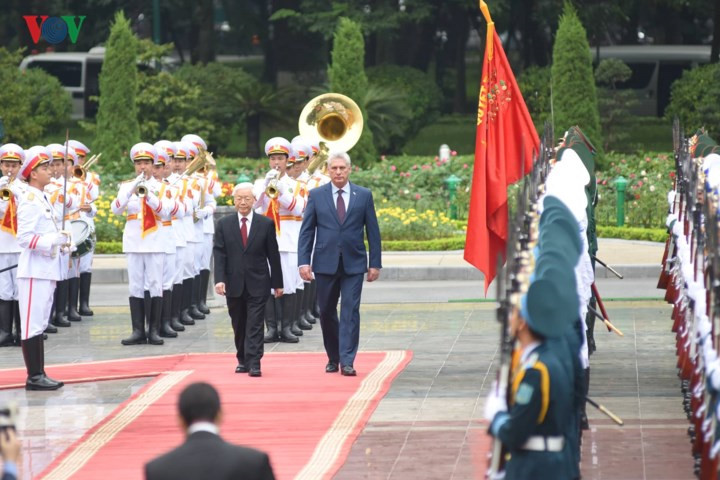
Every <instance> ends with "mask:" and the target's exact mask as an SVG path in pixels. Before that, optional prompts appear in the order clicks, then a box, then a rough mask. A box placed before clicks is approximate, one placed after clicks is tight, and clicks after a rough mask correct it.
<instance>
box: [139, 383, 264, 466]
mask: <svg viewBox="0 0 720 480" xmlns="http://www.w3.org/2000/svg"><path fill="white" fill-rule="evenodd" d="M178 409H179V410H180V421H181V424H182V425H183V427H184V428H185V429H186V431H187V439H186V440H185V443H183V444H182V445H180V446H179V447H177V448H176V449H174V450H172V451H170V452H168V453H166V454H165V455H162V456H160V457H158V458H156V459H155V460H153V461H151V462H148V463H147V464H146V465H145V478H146V479H147V480H204V479H213V480H231V479H232V480H236V479H238V478H242V479H244V480H274V479H275V475H274V474H273V470H272V467H271V466H270V459H269V458H268V456H267V454H266V453H264V452H261V451H259V450H255V449H252V448H246V447H240V446H237V445H232V444H230V443H227V442H226V441H225V440H223V439H222V438H221V437H220V435H219V434H218V432H219V428H218V426H219V424H220V419H221V412H220V397H219V395H218V392H217V390H215V389H214V388H213V387H212V386H211V385H209V384H207V383H193V384H191V385H189V386H187V387H186V388H185V390H183V391H182V393H181V394H180V400H179V401H178Z"/></svg>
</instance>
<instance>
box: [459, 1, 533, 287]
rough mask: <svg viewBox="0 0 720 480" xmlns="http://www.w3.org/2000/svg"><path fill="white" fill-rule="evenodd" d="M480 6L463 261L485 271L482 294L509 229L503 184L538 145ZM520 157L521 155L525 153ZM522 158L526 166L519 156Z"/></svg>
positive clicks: (519, 171) (527, 166) (511, 180)
mask: <svg viewBox="0 0 720 480" xmlns="http://www.w3.org/2000/svg"><path fill="white" fill-rule="evenodd" d="M480 9H481V10H482V12H483V15H484V16H485V19H486V20H487V22H488V26H487V39H486V43H485V58H484V59H483V68H482V79H481V82H480V99H479V102H478V116H477V136H476V138H475V166H474V171H473V180H472V190H471V193H470V210H469V215H468V228H467V237H466V239H465V260H466V261H467V262H469V263H471V264H472V265H474V266H475V267H476V268H478V269H479V270H481V271H482V272H483V274H484V275H485V295H487V289H488V286H490V283H491V282H492V280H493V278H495V273H496V272H495V270H496V268H497V257H498V255H502V256H503V258H504V257H505V242H506V241H507V233H508V209H507V187H508V185H510V184H512V183H514V182H517V181H518V180H520V178H521V177H522V175H523V173H528V172H530V170H531V169H532V161H533V152H538V151H539V149H540V139H539V138H538V134H537V132H536V131H535V126H534V125H533V122H532V119H531V118H530V113H529V112H528V110H527V107H526V106H525V100H523V97H522V94H521V93H520V88H518V85H517V82H516V81H515V75H513V72H512V69H511V68H510V64H509V63H508V61H507V57H506V56H505V52H504V51H503V48H502V42H501V41H500V38H499V37H498V35H497V32H495V24H494V23H493V21H492V19H491V18H490V12H489V11H488V8H487V5H486V4H485V2H483V1H482V0H481V1H480ZM523 155H524V156H523ZM523 158H524V159H525V162H524V163H525V166H524V167H523V165H522V163H523V162H522V159H523Z"/></svg>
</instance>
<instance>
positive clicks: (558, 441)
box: [520, 435, 565, 452]
mask: <svg viewBox="0 0 720 480" xmlns="http://www.w3.org/2000/svg"><path fill="white" fill-rule="evenodd" d="M564 446H565V439H564V438H563V437H541V436H539V435H535V436H532V437H530V438H528V439H527V442H525V445H523V446H522V447H520V449H521V450H532V451H534V452H562V449H563V447H564Z"/></svg>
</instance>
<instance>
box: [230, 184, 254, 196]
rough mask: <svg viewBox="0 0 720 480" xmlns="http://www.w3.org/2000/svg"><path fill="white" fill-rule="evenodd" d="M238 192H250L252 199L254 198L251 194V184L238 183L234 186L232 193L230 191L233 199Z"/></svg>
mask: <svg viewBox="0 0 720 480" xmlns="http://www.w3.org/2000/svg"><path fill="white" fill-rule="evenodd" d="M240 190H250V193H252V194H253V198H255V194H254V193H253V184H252V183H250V182H243V183H238V184H237V185H235V187H234V188H233V191H232V194H233V197H234V196H235V194H236V193H237V192H239V191H240Z"/></svg>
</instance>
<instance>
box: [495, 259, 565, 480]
mask: <svg viewBox="0 0 720 480" xmlns="http://www.w3.org/2000/svg"><path fill="white" fill-rule="evenodd" d="M570 273H571V272H568V275H569V274H570ZM565 300H566V297H564V296H563V295H562V294H561V292H560V291H559V287H558V284H557V279H553V280H550V279H548V278H545V277H540V278H536V279H535V280H534V281H533V282H532V283H531V285H530V287H529V288H528V292H527V294H526V295H524V296H523V297H522V300H521V302H520V308H515V309H514V311H513V314H512V316H511V320H510V330H511V334H512V335H513V336H514V337H515V338H516V340H517V342H518V345H519V349H520V358H519V362H518V364H517V365H516V367H515V369H514V373H513V376H512V381H511V392H510V395H509V398H510V406H509V408H508V407H507V406H506V405H505V392H497V390H496V389H495V388H493V389H492V390H491V393H490V395H489V396H488V399H487V402H486V406H485V415H486V418H488V419H489V420H491V423H490V434H491V435H493V436H495V437H497V438H498V439H500V441H501V442H502V443H503V445H504V446H505V448H506V449H507V452H508V460H507V463H506V465H505V478H506V479H507V480H513V479H518V480H520V479H523V480H525V479H537V480H543V479H548V480H550V479H552V480H563V479H574V478H576V477H577V475H576V473H575V472H576V470H577V467H576V466H573V463H572V462H573V458H574V456H573V453H572V452H571V450H572V448H573V447H572V445H571V442H570V440H569V428H568V424H569V423H570V420H571V417H572V415H573V407H572V404H573V381H572V378H571V377H570V374H569V372H568V371H567V369H566V367H564V366H563V364H562V362H561V360H560V359H559V358H558V355H557V353H556V352H555V351H553V348H551V346H550V343H549V341H548V339H556V338H560V337H562V336H563V335H564V334H565V333H566V332H567V330H568V328H569V325H570V315H569V313H570V312H576V311H577V309H576V305H575V309H574V310H573V305H566V304H565V303H567V302H565Z"/></svg>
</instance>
